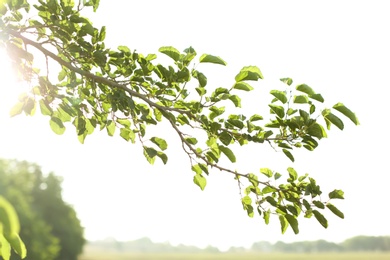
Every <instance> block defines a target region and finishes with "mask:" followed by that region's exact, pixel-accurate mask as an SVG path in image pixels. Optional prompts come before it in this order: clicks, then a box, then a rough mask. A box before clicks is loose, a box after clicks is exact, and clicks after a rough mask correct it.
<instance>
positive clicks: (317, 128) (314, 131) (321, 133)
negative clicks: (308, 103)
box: [307, 123, 327, 139]
mask: <svg viewBox="0 0 390 260" xmlns="http://www.w3.org/2000/svg"><path fill="white" fill-rule="evenodd" d="M307 133H308V134H309V135H311V136H315V137H317V138H318V139H321V138H323V137H327V134H326V132H325V129H324V128H323V127H322V125H320V124H318V123H314V124H312V125H311V126H310V127H309V128H308V129H307Z"/></svg>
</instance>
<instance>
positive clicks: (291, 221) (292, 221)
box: [284, 214, 299, 234]
mask: <svg viewBox="0 0 390 260" xmlns="http://www.w3.org/2000/svg"><path fill="white" fill-rule="evenodd" d="M284 217H285V218H286V219H287V221H288V223H289V224H290V226H291V228H292V229H293V231H294V233H295V234H298V233H299V229H298V220H297V219H296V218H295V217H294V216H292V215H290V214H286V215H284Z"/></svg>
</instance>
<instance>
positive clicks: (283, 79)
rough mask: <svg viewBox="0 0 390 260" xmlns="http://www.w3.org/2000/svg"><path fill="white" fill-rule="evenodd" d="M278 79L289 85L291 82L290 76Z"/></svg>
mask: <svg viewBox="0 0 390 260" xmlns="http://www.w3.org/2000/svg"><path fill="white" fill-rule="evenodd" d="M280 81H281V82H283V83H286V84H287V85H289V86H291V84H292V83H293V80H292V79H291V78H281V79H280Z"/></svg>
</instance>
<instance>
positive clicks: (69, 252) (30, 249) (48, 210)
mask: <svg viewBox="0 0 390 260" xmlns="http://www.w3.org/2000/svg"><path fill="white" fill-rule="evenodd" d="M61 182H62V179H61V178H60V177H58V176H56V175H54V174H53V173H50V174H48V175H44V174H43V173H42V170H41V167H40V166H38V165H36V164H33V163H29V162H26V161H17V160H3V159H0V195H3V196H4V197H5V198H6V199H7V200H8V201H10V202H11V203H12V205H13V206H14V207H15V209H16V212H17V213H18V216H19V220H20V225H21V227H22V228H21V233H20V237H21V238H22V239H23V241H24V242H25V244H26V247H27V258H26V259H30V260H39V259H44V260H76V259H77V256H78V255H79V254H81V252H82V249H83V246H84V244H85V239H84V237H83V232H84V230H83V228H82V226H81V224H80V221H79V219H78V218H77V216H76V212H75V210H74V209H73V208H72V207H71V206H70V205H69V204H67V203H66V202H64V200H63V199H62V195H61V193H62V188H61ZM11 259H20V257H19V256H18V255H16V254H14V255H12V257H11Z"/></svg>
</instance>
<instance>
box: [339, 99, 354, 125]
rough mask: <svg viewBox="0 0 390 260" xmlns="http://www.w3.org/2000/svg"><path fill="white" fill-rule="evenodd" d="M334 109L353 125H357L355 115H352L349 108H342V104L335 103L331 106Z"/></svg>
mask: <svg viewBox="0 0 390 260" xmlns="http://www.w3.org/2000/svg"><path fill="white" fill-rule="evenodd" d="M333 108H334V109H336V110H337V111H339V112H340V113H342V114H343V115H344V116H346V117H348V118H349V119H350V120H351V121H352V122H353V123H354V124H355V125H359V120H358V118H357V117H356V115H355V113H353V112H352V111H351V110H349V108H347V107H346V106H344V104H342V103H337V104H336V105H334V106H333Z"/></svg>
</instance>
